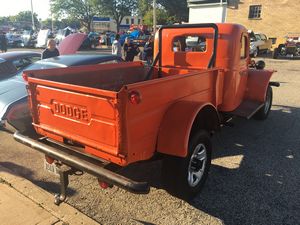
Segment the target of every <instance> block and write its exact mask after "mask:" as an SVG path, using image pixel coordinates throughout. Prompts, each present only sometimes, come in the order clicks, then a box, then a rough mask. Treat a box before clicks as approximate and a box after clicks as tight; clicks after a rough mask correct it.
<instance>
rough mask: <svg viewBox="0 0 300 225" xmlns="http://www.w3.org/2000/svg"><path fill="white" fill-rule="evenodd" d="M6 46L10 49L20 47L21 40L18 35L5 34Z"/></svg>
mask: <svg viewBox="0 0 300 225" xmlns="http://www.w3.org/2000/svg"><path fill="white" fill-rule="evenodd" d="M6 38H7V46H8V47H11V48H18V47H22V43H23V40H22V38H21V36H20V35H18V34H14V33H7V34H6Z"/></svg>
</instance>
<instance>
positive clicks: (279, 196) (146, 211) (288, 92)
mask: <svg viewBox="0 0 300 225" xmlns="http://www.w3.org/2000/svg"><path fill="white" fill-rule="evenodd" d="M266 64H267V68H270V69H276V70H277V71H278V72H277V73H275V74H274V76H273V77H272V80H273V81H279V82H280V83H281V87H279V88H273V107H272V111H271V113H270V115H269V118H268V119H267V120H265V121H255V120H244V119H239V118H236V119H235V120H234V121H233V122H234V126H233V127H224V128H222V129H221V132H220V133H218V134H217V135H215V136H214V138H213V162H212V167H211V171H210V174H209V178H208V180H207V182H206V184H205V187H204V189H203V190H202V192H201V193H200V194H199V195H198V196H197V197H196V198H195V199H194V200H193V201H191V202H185V201H183V200H181V199H178V198H175V197H173V196H171V195H169V194H168V193H167V192H166V191H164V190H163V189H162V185H161V183H162V182H161V177H160V166H161V165H160V162H159V161H158V162H147V163H144V164H138V165H133V166H130V167H128V168H127V169H125V170H124V173H127V174H129V175H130V176H131V177H135V178H137V179H143V180H147V181H149V183H150V184H151V191H150V193H149V194H147V195H135V194H132V193H128V192H126V191H124V190H122V189H119V188H117V187H113V188H112V189H106V190H102V189H100V188H99V185H98V183H97V179H96V178H94V177H92V176H90V175H87V174H84V175H82V176H72V177H71V179H70V185H69V189H68V198H67V200H66V204H65V205H68V206H70V207H72V208H75V209H76V210H78V211H79V212H82V213H83V214H85V215H86V216H88V217H90V218H92V219H93V220H96V221H97V222H99V223H101V224H184V225H186V224H213V225H214V224H225V225H239V224H242V225H248V224H249V225H250V224H251V225H260V224H263V225H298V224H300V213H299V212H300V200H299V199H300V173H299V171H300V136H299V131H300V60H286V59H281V60H273V59H266ZM170 141H172V140H170ZM42 162H43V155H42V154H40V153H38V152H36V151H34V150H32V149H30V148H28V147H25V146H23V145H22V144H19V143H16V142H15V141H14V140H13V138H12V136H11V134H9V133H7V132H4V131H0V166H1V167H0V171H2V170H4V169H1V168H5V170H7V169H8V170H9V171H11V172H9V173H13V174H14V176H17V177H19V178H21V179H23V178H24V179H23V180H24V181H25V180H26V181H27V182H30V183H32V184H34V186H37V187H38V189H39V190H42V191H43V192H44V193H48V194H49V198H48V199H47V200H44V201H46V202H49V204H51V205H53V206H55V205H54V204H53V200H54V199H53V195H54V193H56V192H58V191H59V186H58V183H57V182H58V177H56V176H54V175H52V174H49V173H47V172H45V171H44V170H43V163H42ZM0 178H2V180H5V179H4V178H5V177H4V178H3V173H2V172H1V173H0ZM2 183H3V182H2ZM4 183H5V184H0V189H1V188H2V187H3V185H8V187H9V188H11V183H12V182H10V181H9V180H8V181H7V180H5V182H4ZM18 183H19V182H16V183H15V186H14V185H13V188H14V189H16V190H17V192H18V193H19V192H20V190H19V189H18V188H17V186H16V185H17V184H18ZM5 189H7V187H5ZM23 189H24V188H23ZM2 190H3V189H1V193H2ZM25 190H26V188H25ZM27 190H28V188H27ZM35 192H36V191H32V194H34V193H35ZM16 196H17V193H16ZM1 198H2V197H1V194H0V199H1ZM7 201H9V199H8V200H7ZM39 201H40V200H37V201H36V204H39V203H40V202H39ZM0 207H2V206H1V204H0ZM11 207H13V205H12V206H11ZM55 207H56V206H55ZM59 207H61V206H59ZM0 210H1V208H0ZM11 210H13V209H11ZM53 211H55V210H53ZM52 215H53V214H52ZM80 215H82V214H80ZM12 216H13V215H12ZM50 216H51V215H50ZM47 218H48V217H47ZM49 218H52V217H49ZM54 218H56V220H57V221H63V220H62V219H61V217H59V216H57V215H54ZM0 219H1V216H0ZM49 220H50V219H49ZM45 221H47V220H45ZM69 221H70V220H69ZM74 221H75V222H76V221H77V219H74V220H73V221H72V222H74ZM72 222H71V223H70V224H73V223H72ZM46 224H47V223H46ZM48 224H51V223H48ZM87 224H88V223H87Z"/></svg>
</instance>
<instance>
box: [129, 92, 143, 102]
mask: <svg viewBox="0 0 300 225" xmlns="http://www.w3.org/2000/svg"><path fill="white" fill-rule="evenodd" d="M141 100H142V99H141V95H140V93H138V92H137V91H132V92H130V93H129V101H130V102H131V103H132V104H135V105H137V104H139V103H140V102H141Z"/></svg>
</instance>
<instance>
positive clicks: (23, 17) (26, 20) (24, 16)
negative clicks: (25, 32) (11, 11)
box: [10, 11, 40, 29]
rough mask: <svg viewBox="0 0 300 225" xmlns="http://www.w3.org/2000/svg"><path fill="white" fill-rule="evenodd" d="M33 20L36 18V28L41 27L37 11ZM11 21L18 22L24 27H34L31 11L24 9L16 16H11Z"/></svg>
mask: <svg viewBox="0 0 300 225" xmlns="http://www.w3.org/2000/svg"><path fill="white" fill-rule="evenodd" d="M33 20H34V24H35V28H38V27H40V23H39V20H38V18H37V14H36V13H34V14H33ZM10 21H11V22H13V23H14V24H18V25H19V26H20V27H22V28H24V29H31V28H32V16H31V11H22V12H19V13H18V14H17V15H15V16H10Z"/></svg>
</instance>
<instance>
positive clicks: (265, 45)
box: [248, 31, 272, 57]
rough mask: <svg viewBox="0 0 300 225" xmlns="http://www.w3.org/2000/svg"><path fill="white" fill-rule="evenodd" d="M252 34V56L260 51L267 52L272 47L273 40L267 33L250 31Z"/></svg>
mask: <svg viewBox="0 0 300 225" xmlns="http://www.w3.org/2000/svg"><path fill="white" fill-rule="evenodd" d="M248 33H249V36H250V56H251V57H256V56H258V55H259V54H260V53H263V52H265V53H267V52H269V51H270V50H271V48H272V40H269V39H268V38H267V36H266V35H265V34H262V33H254V32H253V31H248Z"/></svg>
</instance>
